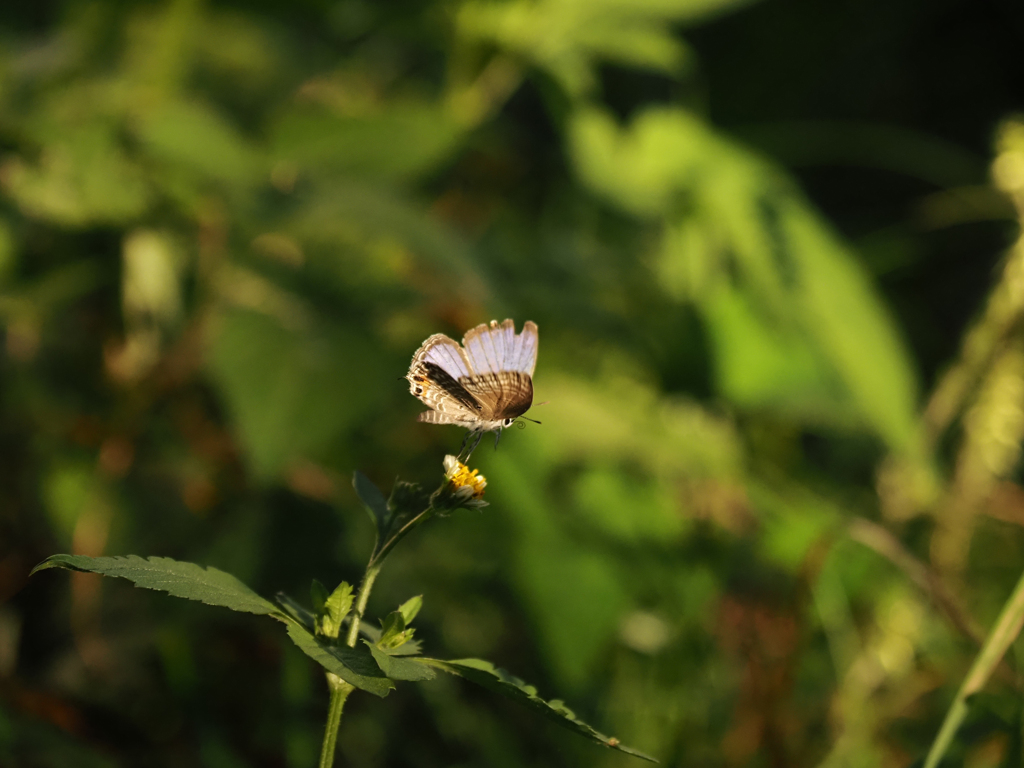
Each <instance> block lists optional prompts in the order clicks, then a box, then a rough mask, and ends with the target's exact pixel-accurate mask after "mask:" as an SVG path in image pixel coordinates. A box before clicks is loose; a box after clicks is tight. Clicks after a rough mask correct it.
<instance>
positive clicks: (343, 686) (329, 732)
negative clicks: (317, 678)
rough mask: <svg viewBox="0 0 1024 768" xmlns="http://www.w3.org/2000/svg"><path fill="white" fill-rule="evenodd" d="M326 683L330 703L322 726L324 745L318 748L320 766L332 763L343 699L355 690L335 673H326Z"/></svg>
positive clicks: (323, 766) (330, 766) (329, 765)
mask: <svg viewBox="0 0 1024 768" xmlns="http://www.w3.org/2000/svg"><path fill="white" fill-rule="evenodd" d="M327 684H328V685H329V686H330V688H331V704H330V707H328V709H327V725H326V726H325V727H324V745H323V747H322V748H321V749H320V768H332V766H333V765H334V747H335V746H336V745H337V743H338V729H339V728H340V727H341V711H342V710H343V709H344V708H345V700H346V699H347V698H348V695H349V694H350V693H352V691H354V690H355V687H353V686H351V685H349V684H348V683H346V682H345V681H344V680H342V679H341V678H340V677H338V676H337V675H334V674H331V673H330V672H328V673H327Z"/></svg>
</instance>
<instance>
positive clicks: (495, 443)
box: [494, 429, 501, 450]
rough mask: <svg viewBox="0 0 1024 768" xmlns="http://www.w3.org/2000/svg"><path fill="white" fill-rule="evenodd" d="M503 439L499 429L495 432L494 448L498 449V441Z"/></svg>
mask: <svg viewBox="0 0 1024 768" xmlns="http://www.w3.org/2000/svg"><path fill="white" fill-rule="evenodd" d="M500 439H501V430H500V429H499V430H497V431H495V433H494V450H498V441H499V440H500Z"/></svg>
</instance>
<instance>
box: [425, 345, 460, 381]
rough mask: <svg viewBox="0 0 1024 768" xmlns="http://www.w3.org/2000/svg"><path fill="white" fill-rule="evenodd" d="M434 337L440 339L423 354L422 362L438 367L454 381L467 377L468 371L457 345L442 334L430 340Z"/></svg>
mask: <svg viewBox="0 0 1024 768" xmlns="http://www.w3.org/2000/svg"><path fill="white" fill-rule="evenodd" d="M436 337H440V338H437V340H436V341H435V342H434V344H433V345H432V346H430V347H429V348H428V349H427V351H426V352H424V353H423V360H424V361H426V362H428V363H433V364H434V365H437V366H440V367H441V368H443V369H444V372H445V373H447V374H448V375H449V376H451V377H452V378H453V379H455V380H456V381H458V380H459V379H461V378H462V377H464V376H469V375H470V370H469V368H468V366H467V365H466V361H465V359H464V358H463V355H462V350H461V348H460V347H459V345H458V344H457V343H455V342H454V341H453V340H452V339H449V338H448V337H447V336H444V335H443V334H437V335H436V336H435V337H431V338H436Z"/></svg>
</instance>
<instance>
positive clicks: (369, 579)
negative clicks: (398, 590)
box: [345, 561, 380, 648]
mask: <svg viewBox="0 0 1024 768" xmlns="http://www.w3.org/2000/svg"><path fill="white" fill-rule="evenodd" d="M378 573H380V563H379V562H373V561H371V562H370V564H369V565H368V566H366V573H365V574H363V583H362V584H360V585H359V594H358V595H357V596H356V605H355V608H353V609H352V620H351V622H350V623H349V625H348V637H346V638H345V643H346V645H348V647H349V648H355V647H356V640H358V639H359V623H360V622H361V621H362V620H363V613H365V612H366V602H367V601H368V600H369V599H370V590H371V589H373V582H375V581H376V580H377V574H378Z"/></svg>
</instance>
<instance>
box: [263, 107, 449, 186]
mask: <svg viewBox="0 0 1024 768" xmlns="http://www.w3.org/2000/svg"><path fill="white" fill-rule="evenodd" d="M462 136H463V133H462V129H461V128H460V126H459V125H458V124H457V123H455V122H454V121H453V120H452V119H451V116H450V114H449V113H448V112H447V111H445V110H444V109H442V108H441V107H439V106H437V105H435V104H431V103H429V102H425V103H416V102H397V103H389V104H385V105H384V106H383V107H381V108H380V109H379V111H377V112H375V113H373V114H351V115H342V114H334V113H332V112H329V111H327V110H318V111H314V110H310V109H306V110H302V111H299V110H296V109H290V110H288V111H287V112H285V113H284V115H282V117H281V119H280V120H278V122H277V123H276V124H275V125H274V127H273V135H272V137H271V142H272V145H273V146H274V153H275V158H276V159H277V160H278V161H279V162H280V161H284V162H289V163H294V164H295V165H296V166H298V168H299V169H301V170H302V171H307V172H311V173H316V174H324V173H331V174H338V173H342V174H351V175H354V176H365V177H368V178H380V179H384V180H389V181H402V180H404V179H414V178H415V177H417V176H420V175H423V174H425V173H429V172H431V171H434V170H436V169H437V167H438V166H439V165H440V164H441V163H443V162H444V161H445V160H446V159H447V158H448V156H449V155H451V154H452V152H453V151H454V150H455V148H456V147H457V146H458V142H459V141H460V140H461V139H462Z"/></svg>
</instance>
